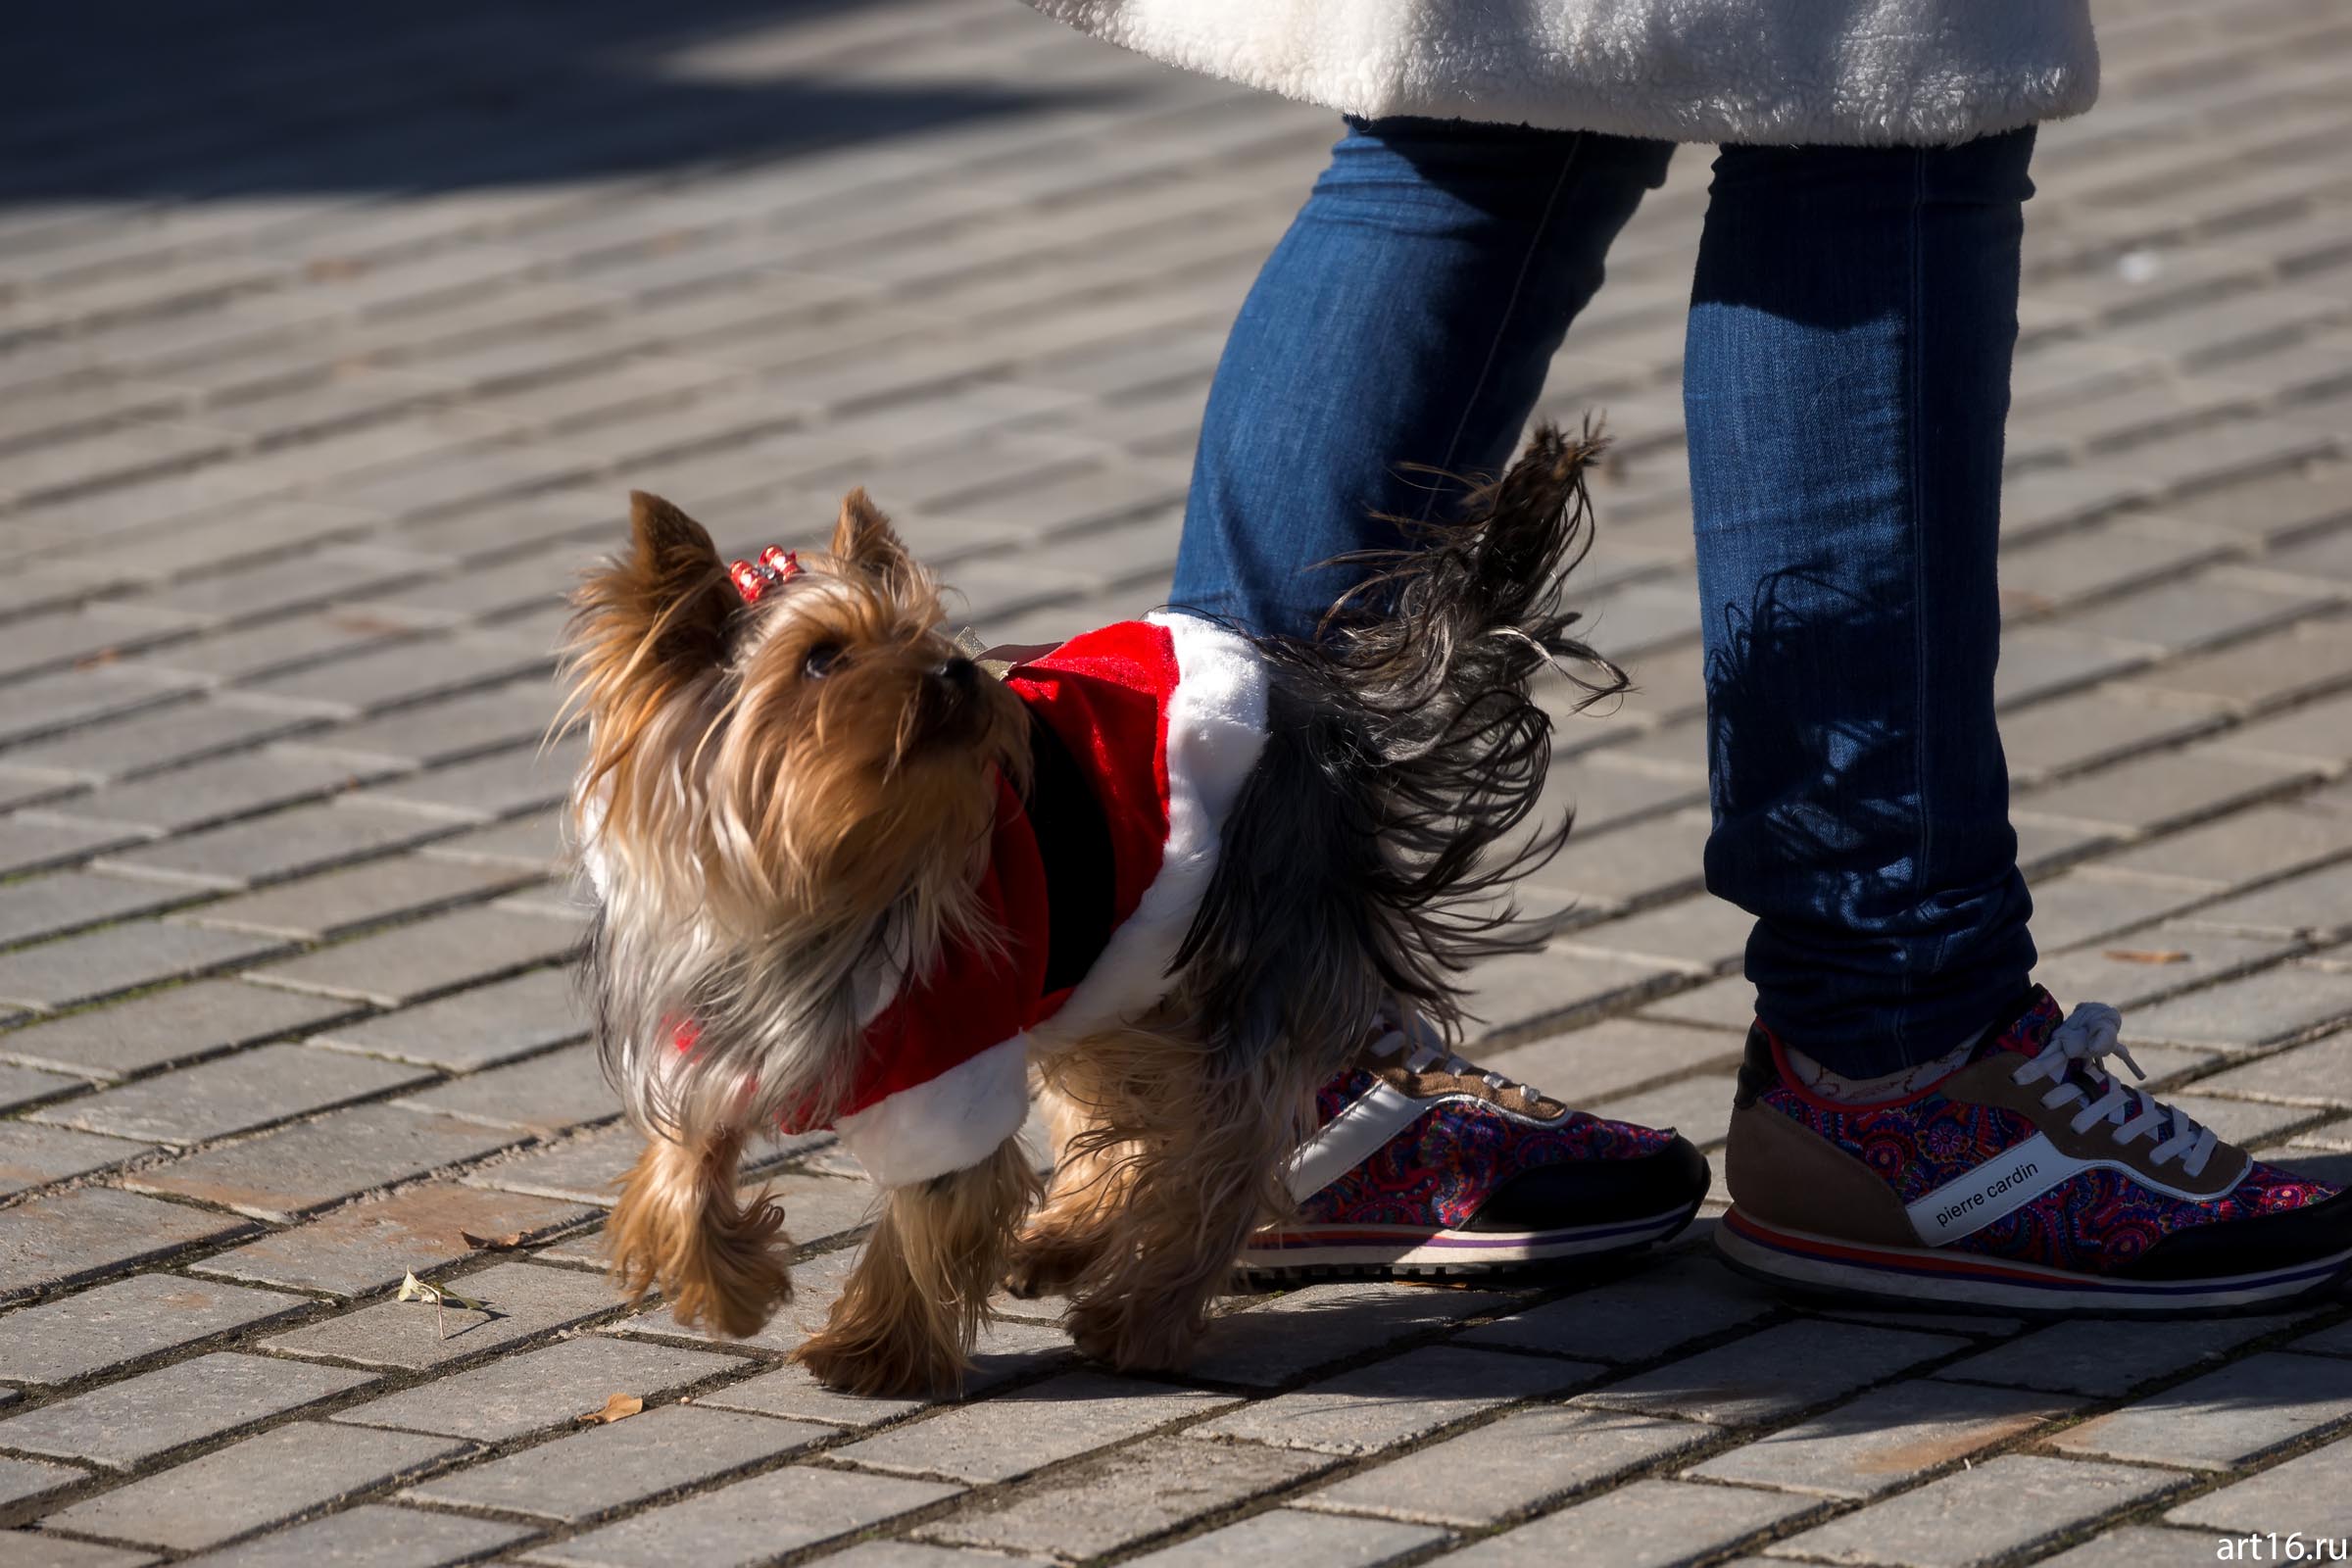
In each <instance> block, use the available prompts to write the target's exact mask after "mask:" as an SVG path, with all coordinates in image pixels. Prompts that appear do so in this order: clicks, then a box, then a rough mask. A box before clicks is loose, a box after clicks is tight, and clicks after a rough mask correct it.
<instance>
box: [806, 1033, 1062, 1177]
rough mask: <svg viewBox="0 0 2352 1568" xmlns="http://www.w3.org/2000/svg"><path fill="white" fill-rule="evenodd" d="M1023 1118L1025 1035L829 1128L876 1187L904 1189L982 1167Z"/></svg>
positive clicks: (1026, 1094)
mask: <svg viewBox="0 0 2352 1568" xmlns="http://www.w3.org/2000/svg"><path fill="white" fill-rule="evenodd" d="M1028 1114H1029V1037H1028V1036H1027V1035H1014V1036H1013V1037H1012V1038H1011V1039H1010V1040H1006V1041H1004V1042H1002V1043H1000V1044H998V1045H994V1046H991V1047H989V1048H988V1049H987V1050H986V1051H983V1052H982V1053H980V1054H978V1055H977V1056H973V1057H971V1058H969V1059H968V1060H965V1061H960V1062H957V1063H956V1065H955V1066H953V1067H950V1068H949V1069H948V1070H947V1071H946V1072H943V1073H941V1074H940V1075H939V1076H938V1077H936V1078H933V1079H929V1080H928V1081H926V1082H923V1083H919V1084H915V1085H912V1086H911V1087H909V1088H906V1089H902V1090H900V1091H899V1092H898V1093H897V1094H895V1095H892V1096H891V1097H890V1098H889V1099H887V1100H881V1101H876V1102H875V1103H873V1104H870V1105H868V1106H866V1107H865V1108H864V1109H863V1110H860V1111H856V1112H854V1113H852V1114H850V1115H847V1116H844V1117H842V1118H841V1119H840V1120H839V1121H837V1122H835V1123H834V1124H833V1125H834V1130H835V1131H837V1132H839V1133H840V1134H841V1145H842V1147H843V1148H844V1149H847V1150H848V1151H849V1152H850V1153H851V1154H852V1155H853V1156H855V1157H856V1159H857V1161H858V1164H860V1165H863V1166H864V1167H865V1173H866V1174H867V1175H868V1176H870V1177H872V1178H873V1179H874V1181H875V1183H876V1184H877V1185H879V1186H883V1187H907V1186H911V1185H912V1184H914V1183H915V1182H927V1181H929V1180H930V1179H931V1178H932V1177H934V1176H945V1175H946V1174H947V1173H948V1172H950V1171H953V1170H968V1169H970V1168H971V1167H972V1166H974V1165H977V1164H979V1163H980V1162H981V1161H982V1160H984V1159H986V1158H987V1157H988V1156H989V1155H990V1154H991V1153H993V1152H995V1151H996V1148H997V1146H998V1145H999V1144H1001V1143H1003V1142H1004V1141H1005V1139H1007V1138H1010V1137H1011V1136H1012V1135H1013V1134H1014V1133H1017V1132H1019V1131H1020V1130H1021V1123H1022V1121H1023V1120H1024V1119H1026V1118H1027V1116H1028Z"/></svg>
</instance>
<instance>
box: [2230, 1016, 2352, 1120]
mask: <svg viewBox="0 0 2352 1568" xmlns="http://www.w3.org/2000/svg"><path fill="white" fill-rule="evenodd" d="M2197 1089H2198V1092H2199V1093H2200V1094H2201V1095H2229V1096H2242V1097H2244V1098H2246V1099H2249V1100H2275V1101H2279V1102H2282V1103H2286V1104H2290V1105H2327V1106H2352V1035H2348V1034H2336V1035H2330V1036H2328V1037H2327V1039H2325V1040H2319V1041H2315V1042H2313V1043H2312V1044H2310V1045H2308V1046H2296V1047H2294V1048H2293V1049H2292V1050H2289V1051H2284V1052H2281V1053H2279V1054H2278V1055H2275V1056H2266V1057H2264V1058H2263V1059H2262V1060H2260V1061H2255V1062H2249V1063H2247V1064H2246V1065H2245V1066H2243V1067H2232V1068H2230V1069H2229V1070H2228V1071H2226V1072H2220V1073H2216V1074H2214V1075H2213V1076H2212V1077H2210V1078H2201V1079H2199V1080H2198V1081H2197Z"/></svg>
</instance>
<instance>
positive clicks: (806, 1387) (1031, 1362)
mask: <svg viewBox="0 0 2352 1568" xmlns="http://www.w3.org/2000/svg"><path fill="white" fill-rule="evenodd" d="M828 1255H829V1256H841V1255H843V1254H840V1253H831V1254H828ZM808 1276H809V1267H808V1266H806V1265H803V1266H796V1267H795V1268H794V1270H793V1289H794V1293H795V1295H794V1301H795V1303H796V1306H794V1307H787V1308H785V1310H786V1312H795V1313H796V1316H797V1317H798V1318H799V1320H800V1321H803V1322H807V1321H810V1320H811V1318H812V1314H809V1312H808V1311H807V1309H806V1308H799V1310H798V1311H797V1312H796V1307H797V1306H798V1303H799V1301H800V1297H801V1295H802V1294H803V1293H805V1292H806V1291H807V1290H808V1286H807V1284H806V1283H805V1282H806V1280H807V1278H808ZM747 1343H751V1344H758V1343H759V1341H758V1340H757V1339H755V1340H753V1341H750V1342H747ZM1075 1354H1076V1352H1075V1351H1074V1350H1073V1349H1072V1348H1071V1347H1070V1341H1069V1336H1068V1335H1066V1334H1064V1333H1063V1332H1062V1331H1061V1327H1060V1325H1059V1324H1055V1323H1031V1322H1026V1321H1023V1320H1021V1319H1018V1318H999V1319H997V1320H996V1321H995V1322H993V1323H989V1324H986V1325H984V1326H983V1327H982V1328H981V1330H980V1337H979V1341H978V1343H977V1344H976V1345H975V1347H974V1349H973V1355H972V1365H971V1368H970V1370H969V1371H967V1372H966V1373H965V1374H964V1379H963V1388H962V1391H961V1393H960V1395H959V1396H957V1397H959V1398H977V1397H980V1396H982V1395H984V1394H986V1393H987V1392H988V1391H989V1390H991V1389H994V1388H996V1387H998V1386H999V1385H1001V1384H1004V1383H1007V1382H1010V1381H1011V1380H1013V1379H1015V1378H1023V1377H1033V1376H1036V1375H1037V1374H1039V1373H1041V1372H1046V1371H1052V1370H1057V1369H1060V1368H1062V1367H1065V1366H1066V1365H1067V1364H1068V1363H1069V1362H1070V1360H1071V1359H1072V1357H1073V1356H1074V1355H1075ZM694 1402H695V1403H696V1404H697V1405H698V1406H704V1407H707V1408H710V1409H713V1410H747V1411H754V1412H757V1413H759V1414H760V1415H768V1416H781V1417H784V1418H787V1419H790V1420H796V1421H821V1422H824V1423H825V1424H826V1425H828V1426H833V1427H849V1428H854V1429H858V1430H862V1429H864V1428H867V1427H876V1426H880V1425H881V1424H883V1423H884V1422H886V1421H896V1420H898V1419H899V1418H901V1417H902V1416H907V1415H912V1414H913V1413H914V1412H915V1411H917V1410H922V1409H927V1408H929V1407H930V1406H932V1405H934V1404H941V1403H947V1402H951V1401H950V1400H949V1399H948V1398H947V1397H944V1396H931V1397H908V1398H880V1397H868V1396H864V1395H856V1394H840V1393H837V1392H835V1391H834V1390H832V1389H828V1388H825V1387H824V1386H823V1385H821V1384H819V1383H818V1382H817V1381H816V1379H815V1378H814V1377H812V1376H811V1375H810V1374H809V1370H808V1368H806V1367H803V1366H798V1365H789V1366H780V1367H778V1368H776V1369H775V1370H774V1371H773V1372H762V1373H760V1375H759V1376H758V1377H756V1378H750V1379H747V1380H746V1381H744V1382H742V1383H730V1384H728V1385H727V1386H726V1387H725V1388H723V1389H715V1390H713V1391H711V1393H709V1394H700V1395H697V1396H695V1400H694Z"/></svg>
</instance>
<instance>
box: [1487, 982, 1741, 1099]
mask: <svg viewBox="0 0 2352 1568" xmlns="http://www.w3.org/2000/svg"><path fill="white" fill-rule="evenodd" d="M1751 996H1752V993H1751ZM1664 1005H1665V1004H1661V1006H1664ZM1741 1027H1742V1028H1744V1027H1745V1022H1744V1021H1742V1023H1741ZM1739 1054H1740V1041H1739V1040H1738V1039H1726V1038H1725V1037H1724V1036H1723V1035H1722V1034H1721V1033H1719V1032H1717V1031H1715V1030H1711V1029H1696V1028H1691V1027H1688V1026H1685V1025H1680V1024H1672V1023H1653V1022H1650V1021H1648V1020H1646V1019H1641V1018H1611V1019H1608V1020H1606V1021H1605V1022H1601V1023H1596V1024H1593V1025H1590V1026H1588V1027H1586V1028H1583V1029H1577V1030H1573V1031H1571V1032H1569V1033H1567V1034H1562V1035H1551V1036H1548V1037H1546V1038H1544V1039H1542V1040H1534V1041H1530V1042H1528V1043H1527V1044H1525V1045H1519V1046H1512V1047H1510V1048H1508V1049H1507V1050H1504V1051H1498V1052H1494V1053H1491V1054H1488V1055H1486V1056H1484V1057H1482V1058H1480V1065H1482V1066H1486V1067H1491V1068H1493V1069H1494V1070H1495V1071H1496V1072H1499V1073H1502V1074H1503V1075H1505V1076H1506V1077H1516V1078H1519V1079H1521V1080H1523V1081H1525V1082H1527V1083H1531V1084H1534V1085H1536V1086H1538V1087H1539V1088H1541V1089H1542V1090H1543V1091H1544V1093H1545V1094H1547V1095H1553V1096H1557V1097H1558V1098H1560V1099H1561V1100H1563V1101H1566V1102H1567V1103H1571V1104H1577V1105H1589V1104H1591V1103H1593V1102H1594V1101H1597V1100H1599V1099H1601V1098H1602V1097H1604V1096H1607V1095H1611V1094H1617V1093H1620V1092H1622V1091H1624V1090H1627V1089H1631V1088H1633V1087H1634V1086H1636V1085H1637V1084H1645V1083H1649V1082H1651V1081H1652V1080H1654V1079H1658V1078H1665V1077H1671V1076H1673V1075H1675V1074H1678V1073H1682V1072H1687V1071H1689V1070H1690V1069H1691V1068H1693V1067H1698V1066H1704V1065H1708V1064H1711V1063H1716V1062H1721V1061H1724V1060H1727V1059H1732V1058H1736V1057H1737V1056H1738V1055H1739Z"/></svg>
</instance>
